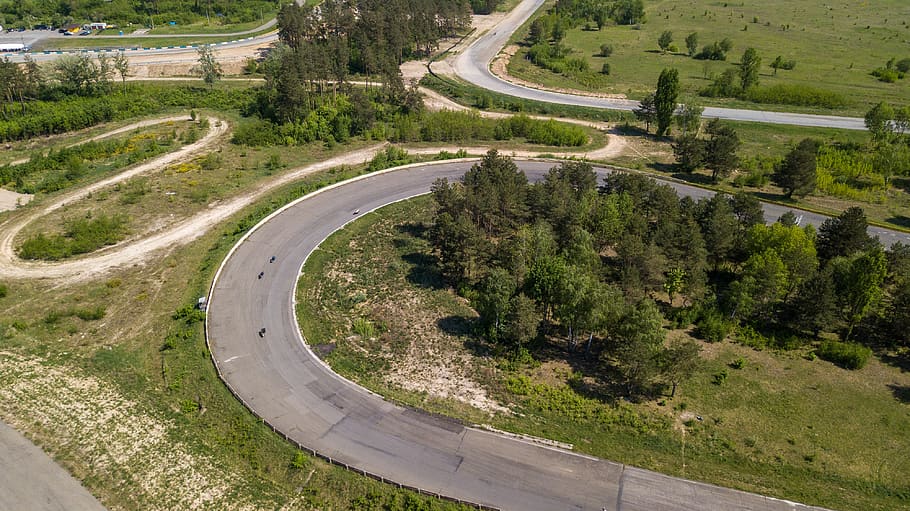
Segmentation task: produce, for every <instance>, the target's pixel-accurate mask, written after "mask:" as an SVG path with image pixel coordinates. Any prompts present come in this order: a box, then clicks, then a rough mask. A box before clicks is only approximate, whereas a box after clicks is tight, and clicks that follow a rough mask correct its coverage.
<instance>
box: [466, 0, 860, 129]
mask: <svg viewBox="0 0 910 511" xmlns="http://www.w3.org/2000/svg"><path fill="white" fill-rule="evenodd" d="M544 1H545V0H523V1H522V2H521V3H520V4H518V6H517V7H515V9H513V10H512V12H510V13H509V15H508V16H506V18H505V19H504V20H503V21H502V22H501V23H499V24H498V25H497V26H496V27H495V28H494V29H491V30H489V31H488V32H487V33H486V34H483V35H481V36H480V37H479V38H478V39H477V40H476V41H474V42H473V43H472V44H471V45H470V46H469V47H468V48H466V49H465V50H464V51H463V52H462V53H461V54H459V55H457V56H456V57H455V58H454V59H453V61H452V67H453V69H454V70H455V74H457V75H458V76H459V77H461V78H462V79H464V80H466V81H468V82H470V83H473V84H474V85H477V86H478V87H482V88H484V89H487V90H492V91H496V92H499V93H502V94H508V95H510V96H515V97H519V98H524V99H531V100H535V101H544V102H547V103H560V104H564V105H577V106H586V107H593V108H605V109H609V110H627V111H629V110H632V109H634V108H636V107H637V106H638V101H632V100H620V99H607V98H596V97H588V96H575V95H572V94H563V93H559V92H550V91H545V90H539V89H532V88H530V87H524V86H521V85H517V84H514V83H509V82H507V81H505V80H503V79H501V78H499V77H498V76H496V75H494V74H493V72H492V71H490V62H491V61H492V60H493V57H495V56H496V54H497V53H499V50H500V49H502V47H503V46H504V45H505V44H506V43H508V41H509V38H510V37H511V36H512V33H513V32H515V31H516V30H517V29H518V28H519V27H520V26H521V25H522V24H523V23H524V22H525V21H527V19H528V18H530V17H531V15H533V14H534V12H535V11H537V9H538V8H540V6H541V5H543V3H544ZM654 79H655V83H656V80H657V77H656V76H655V77H654ZM703 116H704V117H709V118H720V119H726V120H730V121H753V122H764V123H770V124H790V125H796V126H815V127H829V128H842V129H851V130H864V129H866V127H865V125H864V123H863V119H859V118H854V117H838V116H833V115H810V114H793V113H783V112H768V111H763V110H743V109H735V108H715V107H705V111H704V114H703Z"/></svg>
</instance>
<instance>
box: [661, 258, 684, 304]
mask: <svg viewBox="0 0 910 511" xmlns="http://www.w3.org/2000/svg"><path fill="white" fill-rule="evenodd" d="M685 286H686V270H684V269H682V268H680V267H678V266H677V267H676V268H671V269H670V270H669V271H667V280H665V281H664V291H666V292H667V297H668V301H669V303H670V306H671V307H672V306H673V295H675V294H676V293H679V292H682V290H683V289H685Z"/></svg>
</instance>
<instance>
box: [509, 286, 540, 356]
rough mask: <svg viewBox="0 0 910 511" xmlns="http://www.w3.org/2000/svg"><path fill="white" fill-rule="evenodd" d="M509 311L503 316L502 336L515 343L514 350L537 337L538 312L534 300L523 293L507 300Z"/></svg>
mask: <svg viewBox="0 0 910 511" xmlns="http://www.w3.org/2000/svg"><path fill="white" fill-rule="evenodd" d="M508 309H509V312H508V314H506V317H505V325H504V328H503V332H502V336H503V338H504V339H505V340H506V341H508V342H510V343H512V344H513V345H515V349H516V351H518V350H520V349H521V348H522V345H524V344H527V343H528V341H531V340H532V339H534V338H535V337H537V327H538V325H540V313H538V312H537V306H536V305H535V303H534V300H532V299H530V298H528V297H527V296H525V295H524V293H519V294H517V295H515V296H513V297H512V298H511V299H510V300H509V307H508Z"/></svg>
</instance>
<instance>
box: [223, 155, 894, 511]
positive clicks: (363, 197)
mask: <svg viewBox="0 0 910 511" xmlns="http://www.w3.org/2000/svg"><path fill="white" fill-rule="evenodd" d="M470 165H471V162H447V163H443V164H437V165H423V166H419V167H415V168H410V169H407V170H396V171H391V172H386V173H382V174H374V175H371V176H368V177H366V178H363V179H359V180H355V181H352V182H348V183H346V184H343V185H340V186H336V187H332V188H328V189H324V190H323V191H321V192H319V193H317V194H315V195H312V196H310V197H309V198H306V199H305V200H300V201H297V202H295V203H293V204H291V205H288V206H287V207H285V208H284V209H282V210H281V211H279V212H277V213H275V214H274V215H272V216H271V217H270V218H268V219H266V220H264V221H263V223H261V224H260V225H259V226H258V227H257V228H255V229H254V230H253V231H251V232H250V234H249V235H248V236H247V237H246V238H244V239H243V240H242V241H241V242H239V243H238V244H237V245H236V246H235V247H234V249H233V250H232V252H231V254H229V256H228V257H227V259H226V260H225V262H224V264H223V266H222V268H221V269H220V270H219V273H218V275H217V276H216V279H215V282H214V284H213V288H212V290H211V293H210V295H209V306H208V314H207V319H206V334H207V339H208V342H209V345H210V348H211V352H212V356H213V358H214V360H215V363H216V365H217V367H218V369H219V372H220V373H221V375H222V378H223V379H224V381H225V382H226V383H227V385H228V386H229V387H230V388H231V389H232V391H233V392H234V393H235V394H236V395H237V396H238V397H239V398H240V399H241V400H242V401H243V402H244V403H245V404H246V406H248V407H249V408H250V409H251V410H252V411H253V412H254V413H255V414H257V415H258V416H260V417H261V418H263V419H264V420H265V421H266V422H267V423H268V424H270V425H271V426H272V427H274V428H275V429H276V430H278V431H279V432H281V433H282V434H284V435H286V436H287V437H288V438H289V439H291V440H292V441H294V442H296V443H298V444H299V445H301V446H304V447H305V448H309V449H313V450H315V451H317V452H318V453H320V454H322V455H324V456H328V457H330V458H332V459H333V460H335V461H336V462H338V463H341V464H345V465H349V466H351V467H353V468H356V469H358V470H364V471H367V472H370V473H372V474H375V475H377V477H382V478H384V479H386V480H391V481H394V482H397V483H399V484H404V485H407V486H410V487H415V488H420V489H422V490H424V491H429V492H433V493H438V494H442V495H446V496H449V497H454V498H458V499H461V500H464V501H469V502H474V503H479V504H483V505H486V506H491V507H494V508H500V509H510V510H511V509H514V510H541V511H543V510H556V509H559V510H569V509H594V510H601V509H610V510H620V509H622V510H627V511H629V510H642V511H645V510H647V511H664V510H692V511H696V510H698V511H703V510H718V511H720V510H723V511H730V510H746V509H749V510H778V509H780V510H784V509H786V510H795V509H818V508H811V507H807V506H803V505H800V504H794V503H789V502H785V501H780V500H776V499H771V498H768V497H763V496H760V495H755V494H749V493H744V492H739V491H735V490H729V489H724V488H719V487H716V486H711V485H706V484H702V483H697V482H692V481H687V480H684V479H678V478H674V477H669V476H665V475H661V474H657V473H653V472H649V471H646V470H641V469H637V468H633V467H627V466H623V465H621V464H618V463H614V462H610V461H607V460H601V459H597V458H592V457H588V456H581V455H577V454H573V453H570V452H567V451H562V450H558V449H555V448H552V447H547V446H542V445H539V444H534V443H528V442H525V441H520V440H514V439H511V438H506V437H503V436H499V435H497V434H493V433H489V432H485V431H480V430H477V429H474V428H471V427H465V426H463V425H461V424H459V423H457V422H454V421H453V420H450V419H446V418H441V417H436V416H431V415H428V414H425V413H422V412H419V411H415V410H411V409H408V408H403V407H400V406H396V405H393V404H391V403H388V402H386V401H384V400H382V398H380V397H378V396H376V395H374V394H372V393H370V392H368V391H366V390H365V389H363V388H361V387H359V386H357V385H355V384H353V383H351V382H349V381H347V380H345V379H344V378H342V377H340V376H338V375H337V374H335V373H334V372H332V370H331V369H329V368H328V367H327V366H326V365H325V364H324V363H322V362H321V361H320V360H319V359H318V358H317V357H316V356H315V355H314V354H313V352H312V351H310V349H309V347H308V346H307V345H306V343H305V342H304V340H303V339H302V337H301V334H300V331H299V329H298V327H297V321H296V318H295V312H294V311H295V301H294V300H295V298H294V296H295V293H294V292H295V287H296V281H297V278H298V275H299V272H300V270H301V268H302V266H303V263H304V261H305V260H306V258H307V257H308V256H309V254H310V253H311V252H312V251H313V250H314V249H316V247H317V246H318V245H319V244H320V243H321V242H322V241H323V240H324V239H325V238H326V237H327V236H329V235H330V234H331V233H332V232H334V231H335V230H337V229H339V228H341V227H342V226H344V225H345V224H346V223H348V222H350V221H352V220H354V219H356V218H359V217H360V216H362V215H363V214H365V213H366V212H368V211H371V210H373V209H376V208H379V207H381V206H383V205H386V204H389V203H391V202H394V201H398V200H402V199H405V198H408V197H413V196H415V195H419V194H423V193H427V192H428V191H429V189H430V186H431V185H432V183H433V181H434V180H436V179H437V178H440V177H444V178H448V179H449V180H457V179H460V177H461V176H462V175H463V174H464V172H465V171H466V170H467V169H468V168H469V167H470ZM519 165H520V166H521V168H522V169H523V170H524V171H525V172H526V173H528V175H529V177H530V178H531V179H539V178H540V177H541V176H542V175H543V174H544V173H545V172H546V170H547V169H549V168H550V167H552V166H553V165H554V163H552V162H520V163H519ZM604 172H606V171H601V172H600V173H601V175H603V174H604ZM673 186H674V188H676V190H677V191H678V192H679V193H681V194H686V195H691V196H693V197H695V198H700V197H706V196H710V195H711V194H712V192H710V191H708V190H703V189H701V188H696V187H691V186H688V185H683V184H677V183H673ZM355 211H359V212H360V213H359V214H356V213H355ZM785 211H786V208H781V207H779V206H773V205H768V206H766V218H768V219H769V220H772V221H773V220H774V219H776V218H777V217H778V216H779V215H781V214H783V213H784V212H785ZM823 220H824V217H821V216H816V215H810V214H804V218H803V222H804V224H805V223H813V224H816V225H817V224H819V223H820V222H821V221H823ZM894 238H895V239H898V238H899V239H902V240H904V241H905V242H906V241H910V236H908V235H906V234H895V236H894ZM273 256H274V258H275V260H274V262H270V259H271V258H272V257H273ZM259 272H263V276H262V278H258V275H259ZM262 328H265V334H264V335H262V336H260V335H258V332H259V331H260V329H262Z"/></svg>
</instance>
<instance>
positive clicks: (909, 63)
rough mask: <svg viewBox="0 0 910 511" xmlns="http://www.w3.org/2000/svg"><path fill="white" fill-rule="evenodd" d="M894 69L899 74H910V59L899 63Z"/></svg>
mask: <svg viewBox="0 0 910 511" xmlns="http://www.w3.org/2000/svg"><path fill="white" fill-rule="evenodd" d="M894 69H897V70H898V72H901V73H910V58H908V59H901V60H899V61H897V64H895V65H894Z"/></svg>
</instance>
